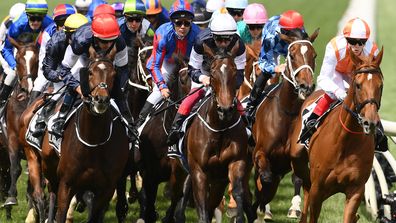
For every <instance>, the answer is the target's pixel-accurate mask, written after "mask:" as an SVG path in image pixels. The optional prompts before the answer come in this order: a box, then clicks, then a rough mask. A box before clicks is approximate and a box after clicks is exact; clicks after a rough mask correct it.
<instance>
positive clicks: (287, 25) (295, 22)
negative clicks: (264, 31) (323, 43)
mask: <svg viewBox="0 0 396 223" xmlns="http://www.w3.org/2000/svg"><path fill="white" fill-rule="evenodd" d="M279 25H280V27H281V28H282V29H287V30H291V29H296V28H299V29H302V28H303V27H304V19H303V17H302V15H301V14H300V13H298V12H297V11H294V10H288V11H286V12H284V13H282V15H281V16H280V19H279Z"/></svg>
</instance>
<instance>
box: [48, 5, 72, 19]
mask: <svg viewBox="0 0 396 223" xmlns="http://www.w3.org/2000/svg"><path fill="white" fill-rule="evenodd" d="M74 13H76V9H75V8H74V7H73V6H72V5H70V4H59V5H57V6H56V7H55V9H54V14H53V15H52V18H53V19H54V21H55V22H56V21H59V20H66V18H67V17H68V16H69V15H71V14H74Z"/></svg>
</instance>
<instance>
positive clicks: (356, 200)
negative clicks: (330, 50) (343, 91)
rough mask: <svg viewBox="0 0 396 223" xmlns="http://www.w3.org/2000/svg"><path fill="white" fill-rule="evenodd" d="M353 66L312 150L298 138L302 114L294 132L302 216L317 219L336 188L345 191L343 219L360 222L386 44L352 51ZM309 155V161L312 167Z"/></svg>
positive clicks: (294, 162)
mask: <svg viewBox="0 0 396 223" xmlns="http://www.w3.org/2000/svg"><path fill="white" fill-rule="evenodd" d="M349 54H350V55H351V61H352V63H353V64H354V67H355V69H354V72H353V73H352V74H351V76H350V77H351V82H350V88H349V89H348V93H347V96H346V98H345V100H344V101H343V103H342V104H341V105H340V106H338V107H335V108H334V109H333V110H332V111H331V112H330V113H329V114H328V115H327V116H326V117H325V118H324V120H323V121H322V123H321V124H320V125H319V127H318V129H317V131H316V132H315V133H314V134H313V135H312V138H311V139H310V142H309V151H307V150H306V149H305V148H304V146H302V145H301V144H299V143H297V139H298V137H299V134H300V129H301V123H302V122H301V117H300V118H298V119H297V120H296V123H295V128H294V131H293V132H292V136H291V139H290V140H291V144H292V146H291V151H290V154H291V158H292V165H293V170H294V171H295V173H296V174H297V175H298V176H300V177H301V178H302V179H303V184H304V209H303V213H302V217H301V222H306V221H307V214H308V207H309V211H310V222H311V223H313V222H317V221H318V218H319V214H320V210H321V207H322V203H323V202H324V201H325V200H326V199H327V198H329V197H330V196H332V195H333V194H336V193H339V192H341V193H344V194H345V195H346V201H345V208H344V222H357V220H358V217H357V216H356V212H357V209H358V207H359V204H360V202H361V200H362V197H363V193H364V185H365V183H366V181H367V179H368V178H369V175H370V173H371V168H372V163H373V157H374V146H375V140H374V136H375V131H376V126H377V125H378V124H379V122H380V117H379V114H378V110H379V108H380V105H381V95H382V88H383V75H382V72H381V69H380V67H379V65H380V63H381V60H382V55H383V49H381V51H380V52H379V54H378V55H377V56H376V57H375V58H374V56H370V57H366V58H362V57H357V56H355V54H354V53H353V52H352V51H350V52H349ZM322 95H323V91H317V92H315V93H313V94H312V95H311V96H310V97H309V98H307V100H306V102H305V103H304V105H303V107H302V110H301V112H302V111H303V109H304V108H305V107H306V106H307V105H309V104H311V103H312V102H313V101H315V100H317V99H318V97H321V96H322ZM308 160H309V166H310V168H308Z"/></svg>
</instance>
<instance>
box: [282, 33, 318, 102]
mask: <svg viewBox="0 0 396 223" xmlns="http://www.w3.org/2000/svg"><path fill="white" fill-rule="evenodd" d="M318 34H319V29H316V30H315V32H314V33H313V34H312V35H311V36H308V35H307V33H305V32H304V31H302V30H300V29H293V30H290V31H287V32H286V34H283V33H280V34H279V35H280V38H281V39H282V40H284V41H285V42H287V43H289V47H288V53H287V56H286V63H287V66H286V72H285V74H282V76H283V78H284V79H286V80H287V81H289V82H290V83H291V84H292V85H293V86H294V88H295V90H296V93H297V94H298V97H299V98H300V99H302V100H305V98H306V97H307V96H309V95H310V94H311V93H312V92H313V90H314V89H315V84H314V81H315V80H314V70H315V58H316V52H315V49H314V48H313V46H312V43H313V42H314V40H315V39H316V37H317V36H318Z"/></svg>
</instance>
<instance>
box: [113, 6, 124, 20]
mask: <svg viewBox="0 0 396 223" xmlns="http://www.w3.org/2000/svg"><path fill="white" fill-rule="evenodd" d="M111 7H113V8H114V11H115V15H116V18H121V17H122V13H123V11H124V3H122V2H115V3H113V4H111Z"/></svg>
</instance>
